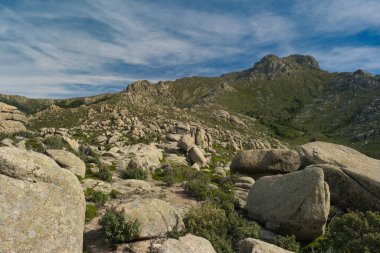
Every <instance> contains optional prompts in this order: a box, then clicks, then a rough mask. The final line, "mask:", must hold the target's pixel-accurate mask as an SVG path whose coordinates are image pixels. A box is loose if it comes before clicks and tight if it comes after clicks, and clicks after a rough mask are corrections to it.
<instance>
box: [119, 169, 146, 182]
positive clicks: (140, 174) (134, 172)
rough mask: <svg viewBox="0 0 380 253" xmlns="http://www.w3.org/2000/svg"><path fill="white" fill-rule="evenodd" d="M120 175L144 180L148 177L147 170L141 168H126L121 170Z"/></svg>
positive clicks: (125, 177)
mask: <svg viewBox="0 0 380 253" xmlns="http://www.w3.org/2000/svg"><path fill="white" fill-rule="evenodd" d="M121 176H122V177H123V178H124V179H139V180H146V179H147V178H148V172H147V171H145V170H144V169H142V168H136V169H129V168H127V169H125V170H123V171H122V174H121Z"/></svg>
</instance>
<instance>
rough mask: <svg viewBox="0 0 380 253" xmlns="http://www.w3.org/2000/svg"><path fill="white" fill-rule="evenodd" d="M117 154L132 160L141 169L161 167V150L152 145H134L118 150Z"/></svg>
mask: <svg viewBox="0 0 380 253" xmlns="http://www.w3.org/2000/svg"><path fill="white" fill-rule="evenodd" d="M119 153H121V154H123V155H124V156H126V157H129V158H131V159H133V160H134V161H135V162H136V163H137V164H138V165H139V167H141V168H144V169H156V168H158V167H159V166H160V165H161V160H162V159H163V153H162V150H161V149H159V148H157V147H156V146H155V145H154V144H149V145H146V144H143V143H139V144H135V145H132V146H130V147H124V148H121V149H120V150H119Z"/></svg>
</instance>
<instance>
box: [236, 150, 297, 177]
mask: <svg viewBox="0 0 380 253" xmlns="http://www.w3.org/2000/svg"><path fill="white" fill-rule="evenodd" d="M300 165H301V160H300V157H299V155H298V153H297V152H295V151H292V150H289V149H253V150H247V151H242V152H240V153H239V154H237V155H236V156H235V158H234V159H233V161H232V164H231V170H233V171H236V172H241V173H244V174H255V173H271V174H278V173H288V172H293V171H296V170H298V169H299V167H300Z"/></svg>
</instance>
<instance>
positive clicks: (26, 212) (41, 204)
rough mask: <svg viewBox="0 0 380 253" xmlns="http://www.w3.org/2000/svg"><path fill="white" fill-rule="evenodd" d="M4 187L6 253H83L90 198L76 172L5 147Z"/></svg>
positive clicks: (0, 175)
mask: <svg viewBox="0 0 380 253" xmlns="http://www.w3.org/2000/svg"><path fill="white" fill-rule="evenodd" d="M0 187H1V190H0V203H1V204H0V252H4V253H5V252H30V253H44V252H46V253H49V252H64V253H71V252H73V253H81V252H82V246H83V227H84V214H85V200H84V196H83V191H82V188H81V186H80V183H79V181H78V179H77V178H76V177H75V176H74V174H72V173H71V172H70V171H68V170H65V169H62V168H60V167H59V166H58V165H57V163H55V162H54V160H53V159H51V158H50V157H48V156H45V155H43V154H39V153H35V152H32V151H26V150H22V149H17V148H10V147H1V148H0Z"/></svg>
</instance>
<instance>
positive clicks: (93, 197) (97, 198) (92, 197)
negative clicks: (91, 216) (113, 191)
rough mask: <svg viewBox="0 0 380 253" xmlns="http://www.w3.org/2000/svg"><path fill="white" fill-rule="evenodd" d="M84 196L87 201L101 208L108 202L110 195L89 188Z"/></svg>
mask: <svg viewBox="0 0 380 253" xmlns="http://www.w3.org/2000/svg"><path fill="white" fill-rule="evenodd" d="M84 196H85V197H86V200H87V201H89V202H92V203H94V204H95V205H98V206H101V205H104V204H105V203H106V202H107V201H108V194H107V193H104V192H102V191H97V190H94V189H91V188H88V189H87V190H86V191H85V192H84Z"/></svg>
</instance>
